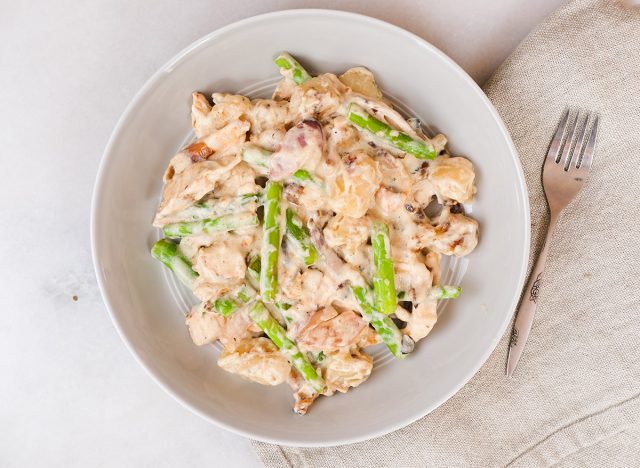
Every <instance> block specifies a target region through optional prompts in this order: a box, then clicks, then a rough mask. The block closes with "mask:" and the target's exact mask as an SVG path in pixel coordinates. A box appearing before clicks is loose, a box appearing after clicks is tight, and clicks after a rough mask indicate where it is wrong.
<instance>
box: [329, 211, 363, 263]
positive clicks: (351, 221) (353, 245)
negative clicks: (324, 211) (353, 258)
mask: <svg viewBox="0 0 640 468" xmlns="http://www.w3.org/2000/svg"><path fill="white" fill-rule="evenodd" d="M368 237H369V222H368V220H367V219H366V218H350V217H348V216H342V215H337V216H334V217H333V218H331V219H330V220H329V222H328V223H327V226H326V227H325V228H324V238H325V240H326V241H327V244H328V245H329V246H330V247H332V248H334V249H336V250H338V251H339V252H341V253H346V254H347V255H355V254H356V252H357V251H358V249H359V248H360V246H362V245H363V244H364V243H365V242H367V238H368Z"/></svg>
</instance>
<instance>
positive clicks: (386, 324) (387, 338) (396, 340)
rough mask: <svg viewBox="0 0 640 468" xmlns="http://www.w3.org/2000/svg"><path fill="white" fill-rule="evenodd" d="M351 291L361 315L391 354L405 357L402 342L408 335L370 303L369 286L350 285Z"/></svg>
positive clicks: (401, 357)
mask: <svg viewBox="0 0 640 468" xmlns="http://www.w3.org/2000/svg"><path fill="white" fill-rule="evenodd" d="M351 292H353V295H354V296H355V298H356V300H357V301H358V305H359V306H360V311H361V312H362V316H363V317H364V319H365V320H366V321H367V322H369V323H370V324H371V325H372V326H373V328H374V329H375V331H376V332H377V333H378V335H380V338H381V339H382V341H383V342H384V344H386V345H387V348H389V351H391V354H393V355H394V356H395V357H397V358H398V359H404V358H405V357H407V354H408V353H406V352H403V351H405V350H407V344H405V343H403V341H404V340H406V338H408V337H403V336H402V333H401V332H400V330H398V327H397V326H396V324H395V323H393V320H391V317H389V316H388V315H385V314H382V313H380V312H378V311H377V310H376V308H375V307H374V306H373V305H372V303H371V300H370V297H371V291H370V290H369V288H367V287H365V286H353V285H352V286H351ZM411 344H412V343H411Z"/></svg>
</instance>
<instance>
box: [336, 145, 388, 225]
mask: <svg viewBox="0 0 640 468" xmlns="http://www.w3.org/2000/svg"><path fill="white" fill-rule="evenodd" d="M381 181H382V176H381V175H380V171H379V170H378V163H377V162H376V161H374V160H373V159H371V158H370V157H369V155H368V154H367V153H365V152H364V151H357V152H353V153H348V154H346V155H344V156H343V157H342V167H341V168H340V170H339V172H338V174H337V175H336V176H335V178H334V180H333V181H332V183H329V184H328V185H329V205H330V206H331V209H333V211H335V212H336V213H338V214H342V215H344V216H350V217H352V218H361V217H362V216H364V215H365V213H366V212H367V210H369V208H370V207H371V205H372V202H373V200H374V195H375V193H376V191H377V190H378V187H379V186H380V182H381Z"/></svg>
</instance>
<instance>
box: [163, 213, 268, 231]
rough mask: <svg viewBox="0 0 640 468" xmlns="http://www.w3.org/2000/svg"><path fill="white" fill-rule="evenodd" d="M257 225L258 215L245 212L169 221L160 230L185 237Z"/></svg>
mask: <svg viewBox="0 0 640 468" xmlns="http://www.w3.org/2000/svg"><path fill="white" fill-rule="evenodd" d="M257 225H258V217H257V216H256V215H255V214H253V213H251V212H246V213H238V214H230V215H225V216H220V217H219V218H210V219H201V220H198V221H187V222H182V223H171V224H167V225H166V226H165V227H164V228H163V229H162V231H163V232H164V235H165V236H167V237H187V236H197V235H200V234H213V233H216V232H226V231H233V230H235V229H242V228H247V227H251V226H257Z"/></svg>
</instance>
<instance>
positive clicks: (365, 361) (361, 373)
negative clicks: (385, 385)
mask: <svg viewBox="0 0 640 468" xmlns="http://www.w3.org/2000/svg"><path fill="white" fill-rule="evenodd" d="M323 367H324V378H325V382H326V383H327V390H326V392H325V395H333V394H334V393H335V392H336V391H337V392H341V393H346V392H347V390H349V388H350V387H357V386H358V385H360V384H361V383H362V382H364V381H365V380H367V378H368V377H369V375H370V374H371V370H372V369H373V359H372V358H371V357H370V356H367V355H366V354H364V353H361V352H353V353H352V352H351V351H349V350H341V351H338V352H336V353H330V354H329V355H327V359H326V360H325V361H324V363H323Z"/></svg>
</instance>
